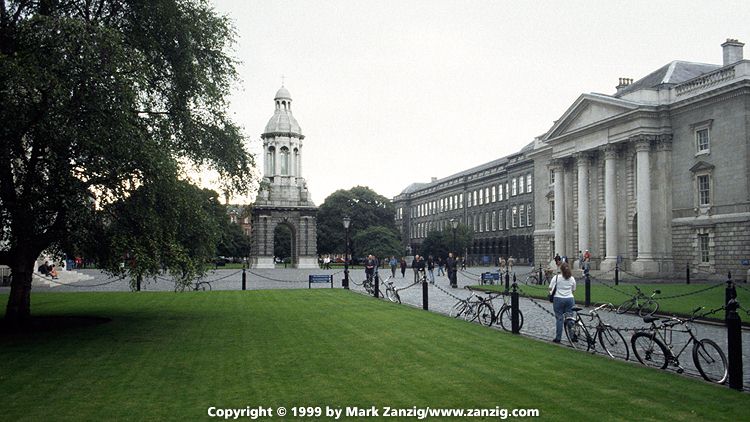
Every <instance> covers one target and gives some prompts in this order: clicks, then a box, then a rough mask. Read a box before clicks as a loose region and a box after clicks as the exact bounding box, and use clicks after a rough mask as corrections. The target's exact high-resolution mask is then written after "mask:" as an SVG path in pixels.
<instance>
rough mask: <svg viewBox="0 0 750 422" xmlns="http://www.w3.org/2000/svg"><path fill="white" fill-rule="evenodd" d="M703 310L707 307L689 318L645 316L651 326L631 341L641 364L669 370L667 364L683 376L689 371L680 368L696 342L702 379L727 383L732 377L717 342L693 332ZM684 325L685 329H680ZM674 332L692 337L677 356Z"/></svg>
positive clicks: (696, 358)
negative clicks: (684, 354)
mask: <svg viewBox="0 0 750 422" xmlns="http://www.w3.org/2000/svg"><path fill="white" fill-rule="evenodd" d="M701 309H703V307H699V308H696V309H695V310H694V311H693V314H692V316H691V317H690V318H688V319H680V318H677V317H670V318H667V319H662V318H659V317H652V316H646V317H644V318H643V321H644V322H646V323H650V324H651V326H650V327H649V328H648V329H647V331H641V332H638V333H635V334H633V337H632V338H631V339H630V343H631V345H632V347H633V354H635V357H636V358H637V359H638V362H640V363H642V364H644V365H646V366H650V367H653V368H659V369H665V368H666V367H667V365H672V366H674V367H676V368H677V372H678V373H682V372H684V370H685V369H684V368H683V367H682V366H681V365H680V360H679V358H680V356H681V355H682V352H684V351H685V350H686V349H687V348H688V346H689V345H690V344H691V343H692V344H693V363H694V364H695V367H696V368H697V369H698V372H700V374H701V376H702V377H703V378H704V379H705V380H706V381H710V382H715V383H717V384H723V383H724V382H725V381H726V380H727V374H728V371H727V357H726V356H725V355H724V352H723V351H722V350H721V348H720V347H719V345H718V344H716V343H715V342H714V341H713V340H711V339H707V338H704V339H701V340H699V339H698V338H697V337H696V336H695V333H693V329H692V326H691V323H692V322H694V321H695V320H696V319H697V318H700V317H701V316H700V315H697V312H698V311H700V310H701ZM657 321H661V323H660V324H657ZM680 326H681V327H682V328H681V329H680V328H677V327H680ZM673 332H679V333H687V334H688V335H689V336H690V339H689V340H688V341H687V343H685V345H684V346H683V347H682V349H680V350H679V352H677V353H675V352H674V349H673V348H672V334H673Z"/></svg>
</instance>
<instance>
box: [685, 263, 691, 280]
mask: <svg viewBox="0 0 750 422" xmlns="http://www.w3.org/2000/svg"><path fill="white" fill-rule="evenodd" d="M685 280H686V281H687V284H690V265H688V266H687V270H686V276H685Z"/></svg>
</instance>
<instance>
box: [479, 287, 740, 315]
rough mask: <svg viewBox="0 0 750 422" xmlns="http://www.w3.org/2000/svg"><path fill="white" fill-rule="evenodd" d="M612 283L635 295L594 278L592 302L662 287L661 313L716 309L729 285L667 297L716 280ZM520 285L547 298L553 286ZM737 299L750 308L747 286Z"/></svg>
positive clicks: (579, 292)
mask: <svg viewBox="0 0 750 422" xmlns="http://www.w3.org/2000/svg"><path fill="white" fill-rule="evenodd" d="M576 282H577V289H576V292H575V297H576V302H578V303H584V300H585V299H586V289H585V286H584V283H583V280H578V279H576ZM608 284H609V285H610V286H611V287H614V288H616V289H618V290H621V291H623V292H630V293H631V295H629V296H628V295H625V294H624V293H621V292H619V291H616V290H613V289H612V288H610V287H607V286H605V285H602V284H601V283H597V282H592V283H591V303H592V304H594V303H612V304H614V305H615V306H618V305H620V304H621V303H623V302H624V301H626V300H627V299H629V298H630V297H631V296H632V295H633V294H635V292H636V290H635V288H634V287H633V286H638V287H639V288H640V289H641V291H643V293H644V294H646V295H647V296H650V295H651V293H652V292H653V291H654V290H657V289H658V290H661V294H659V295H656V296H655V297H654V298H655V299H656V301H657V302H659V311H658V313H661V314H681V315H690V314H691V313H692V312H693V310H694V309H695V308H697V307H699V306H704V307H705V310H704V311H709V310H712V309H716V308H719V307H721V306H722V305H723V304H724V294H725V290H726V289H725V287H726V285H721V286H719V287H716V288H713V289H711V290H708V291H704V292H700V293H696V294H692V295H688V296H683V297H677V298H667V299H660V297H668V296H675V295H681V294H685V293H692V292H697V291H699V290H704V289H706V288H708V287H711V286H712V285H713V284H684V283H682V284H644V283H640V284H638V283H627V284H626V283H620V284H619V285H618V286H615V285H614V284H613V283H608ZM742 286H743V287H746V285H744V284H743V285H742ZM473 287H475V288H477V289H486V290H493V291H502V290H504V289H505V285H504V284H501V285H493V286H486V285H485V286H473ZM519 288H520V289H521V291H522V292H523V293H524V294H526V295H529V296H532V297H538V298H544V299H546V298H547V294H548V292H549V289H548V288H547V286H544V287H541V286H527V285H525V284H519ZM748 288H750V287H748ZM736 290H737V299H738V301H739V302H740V304H743V305H744V306H745V308H748V309H750V291H748V290H744V289H742V288H737V289H736ZM740 312H741V314H740V315H741V317H742V318H743V319H744V320H748V316H747V315H746V314H745V313H744V312H742V311H740ZM713 317H714V318H715V319H719V320H723V319H724V311H721V312H719V313H717V314H715V315H713Z"/></svg>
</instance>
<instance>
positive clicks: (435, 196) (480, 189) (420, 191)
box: [393, 144, 535, 263]
mask: <svg viewBox="0 0 750 422" xmlns="http://www.w3.org/2000/svg"><path fill="white" fill-rule="evenodd" d="M531 147H532V145H531V144H529V145H528V146H527V147H525V148H523V149H522V150H521V151H520V152H518V153H515V154H511V155H508V156H507V157H503V158H499V159H496V160H493V161H490V162H488V163H485V164H482V165H480V166H477V167H474V168H471V169H468V170H465V171H462V172H460V173H456V174H453V175H451V176H448V177H445V178H442V179H439V180H438V179H437V178H433V179H432V181H431V182H429V183H413V184H411V185H409V186H408V187H407V188H406V189H404V191H402V192H401V193H400V194H399V195H397V196H396V197H395V198H393V202H394V205H395V207H396V226H397V227H399V229H400V230H401V238H402V242H403V246H404V253H405V254H416V253H420V245H421V244H422V241H423V240H424V239H425V238H426V237H427V234H428V233H429V232H430V231H433V230H441V231H450V230H451V224H450V221H451V219H455V220H458V221H460V222H461V223H464V224H466V225H467V226H469V228H470V229H472V230H473V232H474V241H473V244H472V245H471V246H470V247H469V248H468V250H466V251H459V252H458V253H459V254H460V255H464V254H466V256H467V258H468V259H469V260H470V261H471V262H473V263H482V262H483V261H488V262H489V263H495V262H497V257H498V256H503V257H505V258H507V257H508V256H513V257H514V258H515V259H516V262H519V263H528V262H530V261H531V260H532V259H533V252H534V251H533V238H532V233H533V227H534V211H533V203H534V189H533V187H534V186H535V185H534V181H533V177H534V176H533V173H534V170H533V163H532V161H531V159H529V158H528V156H527V153H528V152H529V151H531Z"/></svg>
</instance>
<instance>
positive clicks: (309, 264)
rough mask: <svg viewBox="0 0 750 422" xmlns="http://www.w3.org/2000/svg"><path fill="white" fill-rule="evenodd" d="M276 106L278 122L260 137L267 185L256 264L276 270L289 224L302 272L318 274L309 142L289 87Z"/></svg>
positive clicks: (256, 212)
mask: <svg viewBox="0 0 750 422" xmlns="http://www.w3.org/2000/svg"><path fill="white" fill-rule="evenodd" d="M273 101H274V113H273V116H272V117H271V119H270V120H269V121H268V124H267V125H266V129H265V131H264V132H263V134H261V136H260V137H261V139H262V140H263V180H262V182H261V185H260V191H259V192H258V197H257V199H256V201H255V205H254V207H253V248H252V253H251V264H252V266H253V267H255V268H274V261H273V258H274V256H273V249H274V231H275V229H276V226H278V225H280V224H284V225H286V226H287V227H288V228H289V229H290V230H291V232H292V242H291V243H292V257H291V258H292V264H293V265H294V266H295V267H297V268H317V267H318V257H317V256H318V254H317V238H316V224H315V215H316V213H317V210H318V208H317V207H316V206H315V204H313V202H312V201H311V200H310V195H309V192H308V191H307V182H306V181H305V179H304V178H303V177H302V141H303V140H304V139H305V136H304V135H303V134H302V129H301V128H300V126H299V123H297V120H296V119H295V118H294V116H293V115H292V96H291V95H290V94H289V91H288V90H287V89H286V88H285V87H284V86H283V85H282V86H281V88H279V90H278V91H277V92H276V96H275V97H274V99H273Z"/></svg>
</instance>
